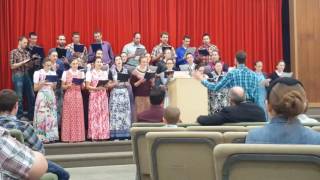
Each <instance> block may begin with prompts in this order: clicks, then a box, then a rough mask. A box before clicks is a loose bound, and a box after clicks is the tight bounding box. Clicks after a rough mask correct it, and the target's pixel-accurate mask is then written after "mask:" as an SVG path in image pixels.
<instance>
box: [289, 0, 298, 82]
mask: <svg viewBox="0 0 320 180" xmlns="http://www.w3.org/2000/svg"><path fill="white" fill-rule="evenodd" d="M296 7H297V0H290V1H289V17H290V52H291V53H290V56H291V69H292V70H293V72H294V76H295V78H297V79H299V71H298V57H299V56H298V42H297V41H298V34H297V18H296V12H297V10H296Z"/></svg>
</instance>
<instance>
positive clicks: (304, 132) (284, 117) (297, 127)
mask: <svg viewBox="0 0 320 180" xmlns="http://www.w3.org/2000/svg"><path fill="white" fill-rule="evenodd" d="M267 99H268V110H269V116H270V117H271V120H270V123H269V124H266V125H265V126H264V127H262V128H256V129H252V130H251V131H249V134H248V136H247V138H246V143H249V144H320V133H319V132H316V131H314V130H312V129H310V128H307V127H304V126H303V124H301V122H300V121H299V120H298V118H297V116H298V115H299V114H302V113H304V112H305V109H306V108H307V96H306V92H305V90H304V88H303V85H302V83H301V82H300V81H298V80H295V79H292V78H286V77H285V78H278V79H277V80H275V81H274V82H273V83H272V84H271V85H270V87H269V91H268V94H267Z"/></svg>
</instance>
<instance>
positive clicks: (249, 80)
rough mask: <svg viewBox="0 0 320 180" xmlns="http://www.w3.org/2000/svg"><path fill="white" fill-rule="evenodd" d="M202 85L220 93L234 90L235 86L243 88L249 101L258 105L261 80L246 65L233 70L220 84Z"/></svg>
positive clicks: (206, 83)
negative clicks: (224, 89)
mask: <svg viewBox="0 0 320 180" xmlns="http://www.w3.org/2000/svg"><path fill="white" fill-rule="evenodd" d="M201 83H202V84H203V85H204V86H205V87H207V88H208V89H209V90H212V91H219V90H220V89H222V88H232V87H234V86H240V87H242V88H243V89H244V90H245V92H246V99H247V101H251V102H254V103H256V102H257V101H258V98H259V97H258V87H259V79H258V76H257V75H256V73H254V72H253V71H251V70H250V69H249V68H247V67H246V66H245V65H244V64H240V65H238V67H237V68H236V69H234V70H231V71H230V72H229V73H228V74H227V75H226V76H225V77H224V78H223V79H222V80H221V81H219V82H218V83H211V82H209V81H207V80H203V81H201Z"/></svg>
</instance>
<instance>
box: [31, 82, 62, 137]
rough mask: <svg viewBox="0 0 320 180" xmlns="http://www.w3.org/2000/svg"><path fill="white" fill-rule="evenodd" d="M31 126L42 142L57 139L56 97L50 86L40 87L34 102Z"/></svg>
mask: <svg viewBox="0 0 320 180" xmlns="http://www.w3.org/2000/svg"><path fill="white" fill-rule="evenodd" d="M33 126H34V128H35V130H36V134H37V135H38V137H39V138H40V139H41V140H42V141H43V142H44V143H49V142H51V141H57V140H59V132H58V121H57V106H56V97H55V95H54V92H53V90H52V89H50V88H46V87H44V88H42V89H41V90H40V91H39V92H38V94H37V99H36V103H35V111H34V120H33Z"/></svg>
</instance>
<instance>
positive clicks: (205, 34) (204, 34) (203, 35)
mask: <svg viewBox="0 0 320 180" xmlns="http://www.w3.org/2000/svg"><path fill="white" fill-rule="evenodd" d="M205 36H208V37H209V38H210V34H209V33H203V34H202V38H203V37H205Z"/></svg>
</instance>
